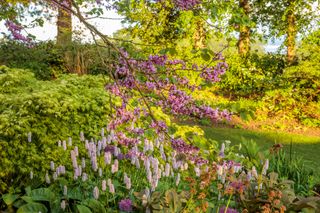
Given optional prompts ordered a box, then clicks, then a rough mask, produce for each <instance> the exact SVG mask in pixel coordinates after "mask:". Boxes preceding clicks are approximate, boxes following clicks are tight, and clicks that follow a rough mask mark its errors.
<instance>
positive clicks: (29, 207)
mask: <svg viewBox="0 0 320 213" xmlns="http://www.w3.org/2000/svg"><path fill="white" fill-rule="evenodd" d="M39 212H41V213H46V212H48V209H47V208H46V206H45V205H43V204H41V203H28V204H26V205H23V206H21V207H20V208H19V209H18V211H17V213H39Z"/></svg>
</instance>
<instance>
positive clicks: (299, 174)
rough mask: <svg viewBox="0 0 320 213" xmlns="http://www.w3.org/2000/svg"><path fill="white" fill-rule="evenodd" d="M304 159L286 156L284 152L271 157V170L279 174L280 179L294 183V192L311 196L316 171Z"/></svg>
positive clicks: (290, 154)
mask: <svg viewBox="0 0 320 213" xmlns="http://www.w3.org/2000/svg"><path fill="white" fill-rule="evenodd" d="M307 163H308V162H307V161H305V160H303V158H301V157H299V156H296V155H293V153H291V152H290V153H289V154H286V152H284V151H283V150H280V151H279V152H277V153H275V154H273V155H271V158H270V170H271V171H274V172H276V173H278V175H279V178H280V179H288V180H292V181H293V182H294V184H293V186H294V191H295V192H296V193H297V194H299V195H309V194H311V193H310V192H311V190H312V187H313V184H314V183H313V182H312V180H313V178H314V175H315V174H314V171H313V170H311V169H310V167H308V165H307Z"/></svg>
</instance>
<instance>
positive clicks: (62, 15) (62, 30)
mask: <svg viewBox="0 0 320 213" xmlns="http://www.w3.org/2000/svg"><path fill="white" fill-rule="evenodd" d="M65 2H66V3H67V5H69V6H70V7H71V0H65ZM57 31H58V35H57V45H58V46H66V45H68V44H70V43H71V42H72V16H71V13H70V12H68V11H66V10H64V9H62V8H60V7H59V10H58V20H57Z"/></svg>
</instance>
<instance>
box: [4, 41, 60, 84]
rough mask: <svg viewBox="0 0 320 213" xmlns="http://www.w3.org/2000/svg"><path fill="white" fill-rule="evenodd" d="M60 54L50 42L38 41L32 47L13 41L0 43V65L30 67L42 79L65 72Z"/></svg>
mask: <svg viewBox="0 0 320 213" xmlns="http://www.w3.org/2000/svg"><path fill="white" fill-rule="evenodd" d="M62 56H63V55H62V53H61V52H59V50H58V49H56V48H55V47H54V44H53V43H51V42H48V43H39V44H36V45H35V46H33V47H28V46H26V45H25V44H21V43H17V42H14V41H9V42H6V43H0V64H1V65H6V66H8V67H14V68H21V69H30V70H31V71H32V72H34V73H35V76H36V77H37V78H38V79H42V80H49V79H52V78H54V77H56V76H57V75H58V74H60V73H63V72H66V70H65V69H64V66H63V57H62Z"/></svg>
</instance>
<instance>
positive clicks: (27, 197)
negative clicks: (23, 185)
mask: <svg viewBox="0 0 320 213" xmlns="http://www.w3.org/2000/svg"><path fill="white" fill-rule="evenodd" d="M21 199H22V200H24V201H26V202H27V203H32V202H33V200H32V198H31V197H29V196H22V197H21Z"/></svg>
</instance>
